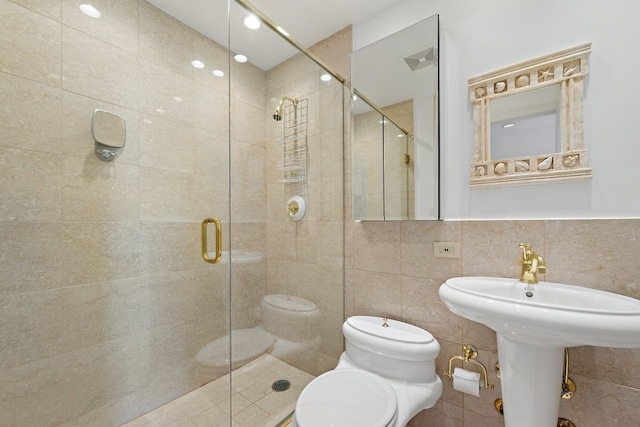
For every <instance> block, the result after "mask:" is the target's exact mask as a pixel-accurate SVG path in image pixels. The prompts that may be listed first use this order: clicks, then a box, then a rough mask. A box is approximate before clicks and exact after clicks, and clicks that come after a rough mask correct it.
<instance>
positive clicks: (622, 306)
mask: <svg viewBox="0 0 640 427" xmlns="http://www.w3.org/2000/svg"><path fill="white" fill-rule="evenodd" d="M440 299H441V300H442V301H443V302H444V304H445V305H446V307H447V308H448V309H449V310H451V311H452V312H453V313H455V314H457V315H459V316H461V317H464V318H466V319H469V320H472V321H475V322H478V323H482V324H484V325H486V326H487V327H489V328H491V329H493V330H494V331H496V335H497V341H498V358H499V360H500V373H501V378H500V383H501V385H502V399H503V410H504V421H505V426H506V427H556V426H557V425H558V424H557V419H558V409H559V406H560V390H561V385H562V374H563V371H564V349H565V347H574V346H582V345H591V346H600V347H623V348H635V347H640V300H637V299H634V298H629V297H625V296H622V295H618V294H614V293H611V292H605V291H600V290H597V289H589V288H582V287H578V286H570V285H563V284H559V283H549V282H540V283H537V284H535V285H528V284H525V283H521V282H520V281H518V280H517V279H505V278H497V277H456V278H453V279H449V280H447V281H446V282H445V283H444V284H442V286H440Z"/></svg>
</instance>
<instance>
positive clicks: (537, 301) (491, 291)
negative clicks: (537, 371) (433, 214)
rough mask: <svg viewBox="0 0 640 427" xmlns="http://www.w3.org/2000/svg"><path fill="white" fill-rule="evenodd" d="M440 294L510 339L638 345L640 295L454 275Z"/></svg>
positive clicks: (453, 306) (565, 344) (454, 307)
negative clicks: (633, 296)
mask: <svg viewBox="0 0 640 427" xmlns="http://www.w3.org/2000/svg"><path fill="white" fill-rule="evenodd" d="M440 299H442V301H443V302H444V304H445V305H446V306H447V308H448V309H449V310H451V311H452V312H454V313H456V314H457V315H459V316H461V317H464V318H466V319H469V320H473V321H475V322H479V323H482V324H484V325H486V326H488V327H489V328H491V329H493V330H494V331H496V332H497V333H499V334H501V335H504V336H507V337H509V338H510V339H512V340H516V341H520V342H524V343H527V344H533V345H542V346H546V347H574V346H581V345H591V346H600V347H624V348H633V347H640V300H637V299H634V298H630V297H626V296H623V295H619V294H615V293H611V292H606V291H601V290H598V289H590V288H583V287H578V286H571V285H563V284H559V283H549V282H540V283H537V284H535V285H527V284H525V283H521V282H520V281H518V280H517V279H506V278H497V277H456V278H453V279H449V280H447V281H446V282H445V283H444V284H443V285H442V286H441V287H440Z"/></svg>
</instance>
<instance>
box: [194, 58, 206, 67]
mask: <svg viewBox="0 0 640 427" xmlns="http://www.w3.org/2000/svg"><path fill="white" fill-rule="evenodd" d="M191 65H193V68H204V62H202V61H200V60H198V59H195V60H193V61H191Z"/></svg>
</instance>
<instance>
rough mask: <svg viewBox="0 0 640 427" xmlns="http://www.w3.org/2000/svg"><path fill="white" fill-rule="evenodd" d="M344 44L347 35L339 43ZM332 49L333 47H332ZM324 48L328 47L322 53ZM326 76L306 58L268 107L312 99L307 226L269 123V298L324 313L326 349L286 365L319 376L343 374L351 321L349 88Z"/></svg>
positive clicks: (293, 66)
mask: <svg viewBox="0 0 640 427" xmlns="http://www.w3.org/2000/svg"><path fill="white" fill-rule="evenodd" d="M333 37H334V38H340V37H341V34H340V33H339V34H337V35H335V36H333ZM325 43H331V39H329V40H328V41H326V42H325ZM319 46H323V44H321V45H319ZM323 73H324V71H323V70H322V69H321V68H320V67H319V66H318V65H317V64H315V63H314V62H312V61H311V60H310V59H308V58H307V57H306V56H303V55H301V54H299V55H296V56H295V57H293V58H291V59H289V60H287V61H285V62H283V63H281V64H279V65H278V66H276V67H274V68H272V69H271V70H269V72H268V77H267V96H266V99H267V104H268V106H269V108H270V109H275V108H276V107H277V106H278V103H279V102H280V100H281V99H282V97H284V96H288V97H291V98H298V99H300V100H302V99H307V102H308V120H307V123H308V130H307V153H306V155H307V188H306V193H307V194H306V197H305V200H306V205H307V211H306V213H305V216H304V218H303V219H302V220H301V221H300V222H292V221H290V220H289V219H288V216H287V212H286V200H285V198H286V197H285V188H284V184H283V182H282V180H283V172H282V170H280V169H279V167H278V165H279V164H281V163H282V159H283V146H282V142H281V139H280V138H279V137H278V133H277V129H278V127H279V126H282V122H276V121H274V120H273V119H271V117H270V115H268V116H269V117H268V118H267V123H266V125H267V129H268V131H269V134H270V135H271V138H270V140H269V141H268V143H267V163H266V169H267V171H266V177H267V217H268V221H267V245H268V254H269V260H268V269H267V271H268V272H267V293H280V294H289V295H296V296H299V297H302V298H305V299H307V300H309V301H311V302H313V303H314V304H316V306H317V307H318V309H319V321H318V322H317V328H314V330H313V332H314V334H317V335H318V336H317V337H310V338H316V339H317V338H319V339H320V341H321V343H322V345H321V347H320V348H317V349H316V348H310V349H309V350H310V351H311V354H310V355H304V354H303V355H302V357H298V356H297V355H292V356H291V357H285V358H284V360H286V361H288V362H290V363H292V364H293V365H294V366H296V367H298V368H300V369H303V370H305V371H307V372H309V373H312V374H314V375H317V374H320V373H322V372H325V371H327V370H329V369H332V368H333V367H335V365H336V364H337V361H338V357H339V356H340V353H341V352H342V335H341V329H340V325H341V324H342V320H343V315H344V314H343V313H344V310H343V298H344V294H343V283H344V273H343V272H344V262H343V255H344V248H343V235H344V226H343V218H344V216H343V210H344V208H343V197H344V196H343V181H344V176H343V171H342V164H343V157H344V155H343V141H342V134H343V113H342V100H343V96H344V95H343V85H342V84H341V83H340V82H338V81H336V79H332V80H331V81H329V82H323V81H321V80H320V76H321V75H322V74H323Z"/></svg>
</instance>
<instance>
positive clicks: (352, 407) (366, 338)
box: [292, 316, 442, 427]
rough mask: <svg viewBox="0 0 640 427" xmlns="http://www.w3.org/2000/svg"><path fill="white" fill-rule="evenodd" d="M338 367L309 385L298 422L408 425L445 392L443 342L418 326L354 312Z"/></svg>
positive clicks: (323, 426) (340, 426)
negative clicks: (440, 365) (439, 361)
mask: <svg viewBox="0 0 640 427" xmlns="http://www.w3.org/2000/svg"><path fill="white" fill-rule="evenodd" d="M342 332H343V334H344V337H345V343H346V345H345V351H344V352H343V353H342V355H341V356H340V361H339V362H338V366H336V368H335V369H334V370H333V371H329V372H326V373H324V374H322V375H320V376H319V377H317V378H316V379H314V380H313V381H311V382H310V383H309V385H307V387H305V389H304V390H303V391H302V393H301V394H300V397H299V398H298V402H297V403H296V409H295V413H294V416H293V423H292V426H294V427H327V426H332V427H404V426H406V425H407V423H408V422H409V420H411V418H413V417H414V416H415V415H416V414H417V413H418V412H420V411H421V410H423V409H428V408H431V407H433V405H435V403H436V401H437V400H438V399H439V398H440V396H441V395H442V381H441V380H440V377H438V375H436V366H435V362H436V357H437V356H438V354H439V353H440V344H439V343H438V341H437V340H436V339H435V338H434V337H433V336H432V335H431V334H430V333H429V332H427V331H425V330H424V329H421V328H419V327H417V326H413V325H409V324H407V323H403V322H399V321H396V320H385V319H382V318H380V317H371V316H353V317H350V318H349V319H347V321H346V322H344V324H343V325H342Z"/></svg>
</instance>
